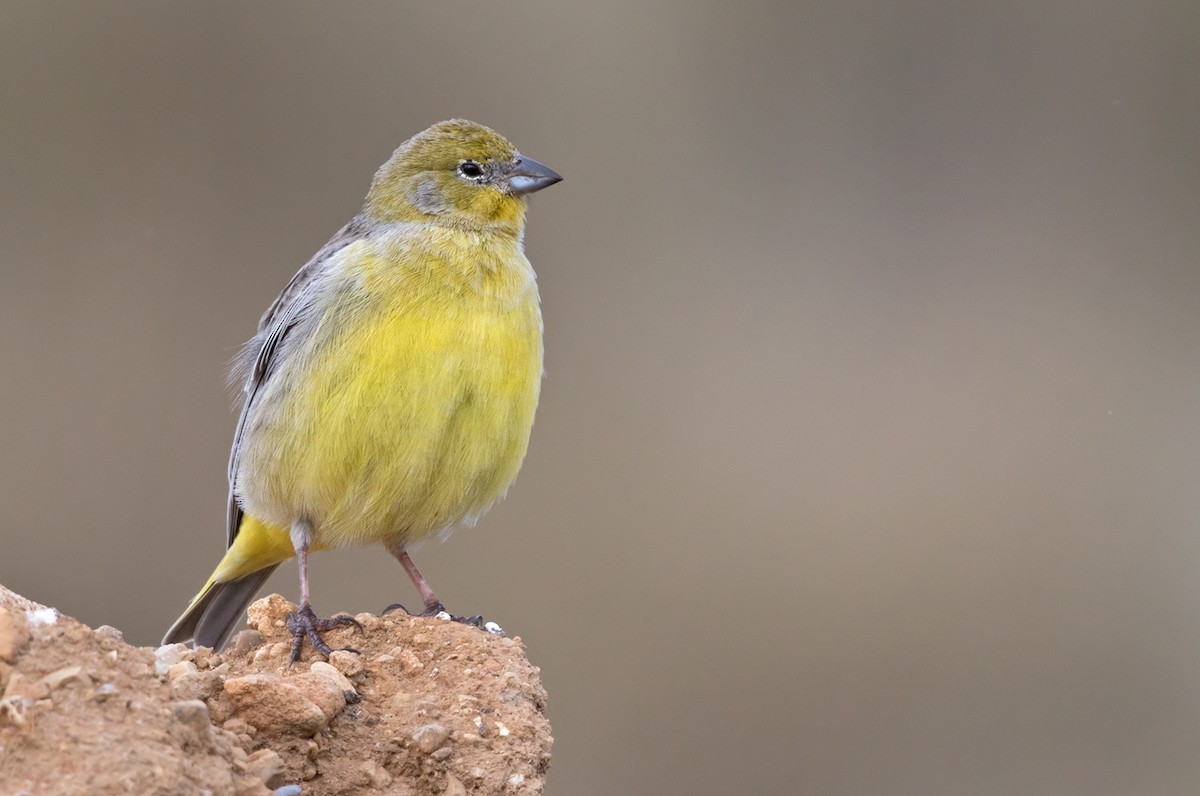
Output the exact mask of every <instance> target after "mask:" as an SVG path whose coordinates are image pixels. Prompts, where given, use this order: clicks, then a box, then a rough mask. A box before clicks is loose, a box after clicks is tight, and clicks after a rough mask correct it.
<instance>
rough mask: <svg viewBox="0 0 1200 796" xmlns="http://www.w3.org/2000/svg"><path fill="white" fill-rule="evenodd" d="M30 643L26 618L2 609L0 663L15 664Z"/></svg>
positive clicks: (0, 620)
mask: <svg viewBox="0 0 1200 796" xmlns="http://www.w3.org/2000/svg"><path fill="white" fill-rule="evenodd" d="M28 643H29V628H28V627H26V625H25V619H24V617H21V616H18V615H17V614H15V613H13V612H12V611H8V610H6V609H4V608H2V607H0V661H7V662H8V663H15V662H16V660H17V655H19V654H20V653H21V650H22V649H24V648H25V645H26V644H28Z"/></svg>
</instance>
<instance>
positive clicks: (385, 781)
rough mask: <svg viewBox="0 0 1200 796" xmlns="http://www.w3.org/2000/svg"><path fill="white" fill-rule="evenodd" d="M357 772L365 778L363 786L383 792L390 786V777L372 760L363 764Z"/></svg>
mask: <svg viewBox="0 0 1200 796" xmlns="http://www.w3.org/2000/svg"><path fill="white" fill-rule="evenodd" d="M359 771H360V772H361V774H362V778H365V784H367V785H370V786H371V787H372V788H378V789H380V790H383V789H384V788H386V787H388V786H389V785H391V784H392V775H391V774H389V773H388V772H387V770H386V769H385V768H384V767H383V766H381V765H379V763H377V762H375V761H374V760H368V761H367V762H366V763H363V765H362V768H360V769H359Z"/></svg>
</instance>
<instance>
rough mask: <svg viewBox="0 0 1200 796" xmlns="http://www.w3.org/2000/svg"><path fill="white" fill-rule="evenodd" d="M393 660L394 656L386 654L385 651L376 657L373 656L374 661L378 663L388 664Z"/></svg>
mask: <svg viewBox="0 0 1200 796" xmlns="http://www.w3.org/2000/svg"><path fill="white" fill-rule="evenodd" d="M394 660H396V656H395V655H388V654H387V653H386V652H385V653H383V654H382V655H380V656H378V657H377V658H375V662H376V663H380V664H388V663H391V662H392V661H394Z"/></svg>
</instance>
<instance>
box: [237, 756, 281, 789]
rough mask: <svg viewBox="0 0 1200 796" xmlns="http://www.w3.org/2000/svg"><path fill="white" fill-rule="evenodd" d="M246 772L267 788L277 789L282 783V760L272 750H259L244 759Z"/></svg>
mask: <svg viewBox="0 0 1200 796" xmlns="http://www.w3.org/2000/svg"><path fill="white" fill-rule="evenodd" d="M246 770H247V771H249V772H250V773H251V774H253V775H254V776H256V777H258V778H259V779H261V780H262V781H263V782H264V783H266V785H267V787H268V788H278V787H279V786H280V785H282V784H283V781H284V765H283V758H282V757H280V756H279V753H278V752H276V751H274V750H273V749H259V750H258V751H257V752H255V753H254V754H252V755H250V756H249V757H248V758H247V759H246Z"/></svg>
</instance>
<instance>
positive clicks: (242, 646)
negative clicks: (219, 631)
mask: <svg viewBox="0 0 1200 796" xmlns="http://www.w3.org/2000/svg"><path fill="white" fill-rule="evenodd" d="M266 640H267V639H266V637H265V636H264V635H263V634H262V633H259V632H258V631H257V630H253V629H249V630H240V631H238V633H237V635H235V636H234V637H233V641H231V642H229V648H230V649H231V650H233V651H234V652H239V653H245V652H249V651H250V650H253V649H258V648H259V647H261V646H262V645H263V643H264V642H266Z"/></svg>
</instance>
